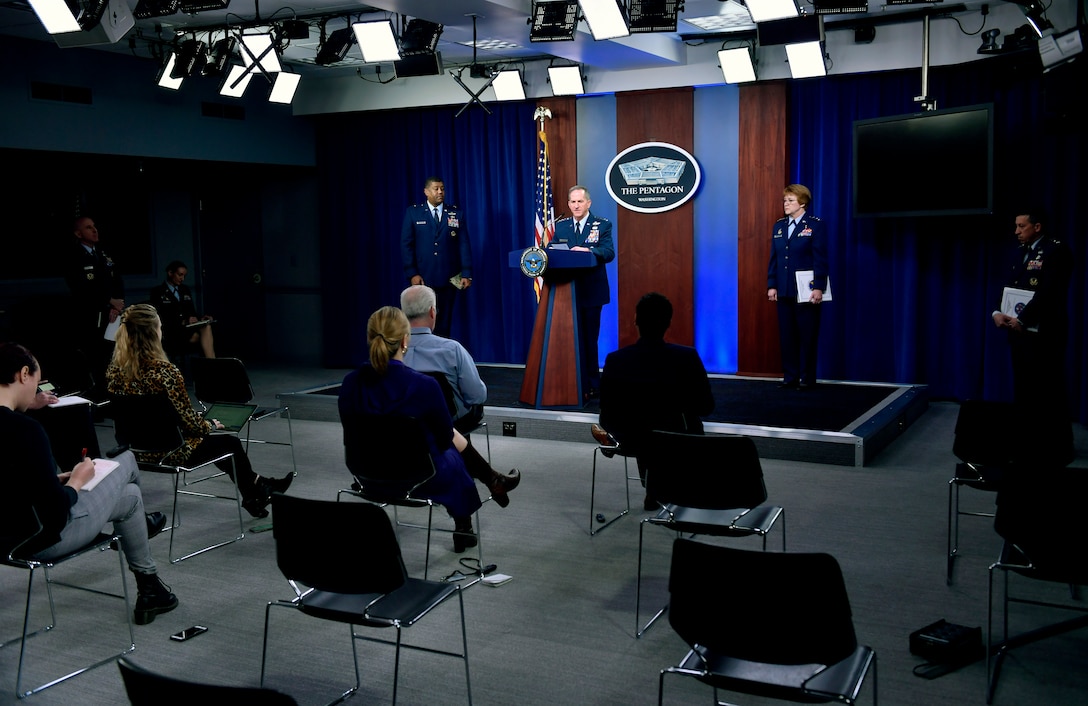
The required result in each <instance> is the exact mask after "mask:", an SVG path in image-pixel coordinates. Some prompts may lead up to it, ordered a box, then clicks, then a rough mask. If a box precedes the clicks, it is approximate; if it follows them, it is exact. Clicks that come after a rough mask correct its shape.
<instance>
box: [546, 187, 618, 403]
mask: <svg viewBox="0 0 1088 706" xmlns="http://www.w3.org/2000/svg"><path fill="white" fill-rule="evenodd" d="M592 203H593V202H592V201H591V200H590V198H589V190H588V189H586V187H584V186H582V185H580V184H578V185H575V186H572V187H570V189H569V190H568V191H567V207H568V208H569V209H570V214H571V217H570V218H564V219H563V220H561V221H558V222H557V223H556V224H555V235H554V236H552V239H551V242H550V243H549V245H558V244H563V243H565V244H566V245H567V246H568V247H569V248H570V249H571V250H578V251H582V252H591V253H593V254H594V255H595V256H596V257H597V264H596V266H594V267H590V268H586V270H585V272H584V273H582V272H580V273H579V275H578V276H577V278H576V279H575V280H574V296H575V299H577V301H578V336H579V338H580V339H581V340H580V341H579V344H578V345H579V349H580V352H581V360H582V385H583V388H584V389H585V392H584V393H583V396H584V398H585V399H589V398H591V397H597V396H598V394H599V392H600V387H601V368H600V366H599V364H598V360H597V337H598V335H599V334H600V332H601V309H602V308H603V307H604V305H605V304H607V303H608V302H609V301H611V297H610V294H609V290H608V272H607V270H606V269H605V265H606V264H607V263H609V262H612V260H614V259H616V246H615V244H614V243H613V242H612V222H611V221H609V220H608V219H606V218H601V217H600V216H596V215H594V214H593V213H591V212H590V210H589V207H590V205H591V204H592Z"/></svg>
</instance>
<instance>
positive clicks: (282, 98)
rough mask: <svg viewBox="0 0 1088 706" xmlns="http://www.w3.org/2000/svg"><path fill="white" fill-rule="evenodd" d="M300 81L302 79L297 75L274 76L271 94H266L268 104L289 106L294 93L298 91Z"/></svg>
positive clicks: (280, 74) (283, 73) (283, 74)
mask: <svg viewBox="0 0 1088 706" xmlns="http://www.w3.org/2000/svg"><path fill="white" fill-rule="evenodd" d="M301 80H302V77H301V76H299V75H298V74H292V73H287V72H286V71H281V72H279V73H278V74H276V81H275V82H274V83H273V84H272V92H271V93H269V94H268V102H269V103H283V104H285V105H290V104H291V101H293V100H294V99H295V91H297V90H298V84H299V81H301Z"/></svg>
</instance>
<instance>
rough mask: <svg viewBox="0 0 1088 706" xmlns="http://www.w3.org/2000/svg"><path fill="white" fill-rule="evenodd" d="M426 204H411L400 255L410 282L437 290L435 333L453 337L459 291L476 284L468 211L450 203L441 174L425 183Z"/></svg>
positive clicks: (403, 230)
mask: <svg viewBox="0 0 1088 706" xmlns="http://www.w3.org/2000/svg"><path fill="white" fill-rule="evenodd" d="M423 195H424V196H426V197H427V200H426V201H425V202H424V203H421V204H417V205H415V206H409V207H408V210H407V212H406V213H405V214H404V223H403V225H402V226H401V229H400V254H401V260H402V262H403V264H404V276H405V277H407V278H408V282H409V284H425V285H427V286H428V287H430V288H431V289H433V290H434V293H435V297H436V299H437V309H438V312H439V318H438V321H437V322H436V323H435V329H434V332H435V333H436V334H438V335H439V336H442V337H444V338H449V337H450V324H451V319H452V316H453V304H454V301H455V300H456V298H457V292H458V290H461V289H468V288H469V287H470V286H471V285H472V250H471V248H470V247H469V240H468V225H467V223H466V221H465V216H464V212H463V211H462V210H461V209H460V208H458V207H457V206H454V205H452V204H446V203H445V200H446V187H445V185H444V184H443V183H442V180H441V179H440V178H438V177H428V178H427V180H426V181H425V182H424V183H423Z"/></svg>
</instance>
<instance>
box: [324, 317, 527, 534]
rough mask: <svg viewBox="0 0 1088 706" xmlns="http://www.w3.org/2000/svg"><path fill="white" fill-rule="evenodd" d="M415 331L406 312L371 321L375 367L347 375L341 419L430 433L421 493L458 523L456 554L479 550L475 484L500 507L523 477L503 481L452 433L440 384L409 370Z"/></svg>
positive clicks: (514, 473) (372, 364) (514, 475)
mask: <svg viewBox="0 0 1088 706" xmlns="http://www.w3.org/2000/svg"><path fill="white" fill-rule="evenodd" d="M411 335H412V333H411V327H410V326H409V324H408V319H407V317H405V315H404V312H402V311H401V310H400V309H398V308H396V307H393V306H385V307H382V308H381V309H378V310H377V311H376V312H374V313H373V314H372V315H371V317H370V320H369V321H367V326H366V339H367V342H368V343H369V344H370V362H369V363H364V364H363V366H362V367H361V368H359V369H358V370H356V371H354V372H351V373H348V375H347V377H345V378H344V382H343V384H342V385H341V386H340V400H339V404H340V419H341V421H343V419H344V418H345V417H348V416H353V415H360V414H396V415H402V416H405V417H415V418H417V419H419V420H420V422H422V424H423V426H424V428H425V429H426V433H427V444H428V446H429V447H430V452H431V458H432V459H433V460H434V466H435V475H434V477H433V478H432V479H431V480H429V481H428V482H427V483H425V484H424V485H423V486H422V487H421V488H420V490H421V491H422V493H423V495H424V496H425V497H427V498H429V499H431V500H433V501H435V502H437V503H440V504H442V505H443V506H445V508H446V511H447V512H448V513H449V514H450V517H452V518H453V521H454V534H453V549H454V551H457V552H463V551H464V550H465V549H466V548H468V547H474V546H476V543H477V539H476V535H475V533H474V532H473V530H472V513H474V512H476V510H477V509H479V507H480V505H481V502H480V493H479V491H477V489H476V484H475V483H474V482H473V480H472V479H473V478H475V479H476V480H478V481H480V482H481V483H483V484H484V485H485V486H487V488H488V490H490V491H491V497H492V498H493V499H494V500H495V502H496V503H497V504H498V505H499V506H500V507H506V506H507V505H509V504H510V498H509V497H508V496H507V493H508V492H510V491H511V490H513V489H514V488H516V487H517V485H518V483H519V482H521V471H519V470H518V469H516V468H515V469H512V470H511V471H510V473H509V474H508V475H502V474H501V473H498V472H497V471H495V469H493V468H492V467H491V466H490V465H488V463H487V461H486V460H484V457H483V456H481V455H480V454H479V452H478V451H476V449H474V448H473V447H472V444H471V443H470V442H469V441H468V440H467V439H466V438H465V437H464V436H462V435H461V432H459V431H457V430H456V429H454V428H453V420H452V419H451V418H450V412H449V407H447V406H446V399H445V397H443V395H442V388H441V387H439V385H438V381H437V380H435V379H434V378H432V377H430V376H429V375H424V374H423V373H421V372H417V371H415V370H412V369H411V368H409V367H408V366H407V365H405V364H404V353H405V352H406V351H407V350H408V339H409V338H411Z"/></svg>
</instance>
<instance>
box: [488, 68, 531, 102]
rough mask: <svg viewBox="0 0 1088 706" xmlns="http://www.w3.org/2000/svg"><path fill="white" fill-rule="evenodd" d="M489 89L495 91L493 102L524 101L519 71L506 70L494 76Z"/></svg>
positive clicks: (523, 88)
mask: <svg viewBox="0 0 1088 706" xmlns="http://www.w3.org/2000/svg"><path fill="white" fill-rule="evenodd" d="M491 87H492V88H494V89H495V100H500V101H523V100H525V85H524V84H523V83H522V82H521V71H518V70H517V69H508V70H506V71H500V72H498V73H497V74H495V80H494V81H492V82H491Z"/></svg>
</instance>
